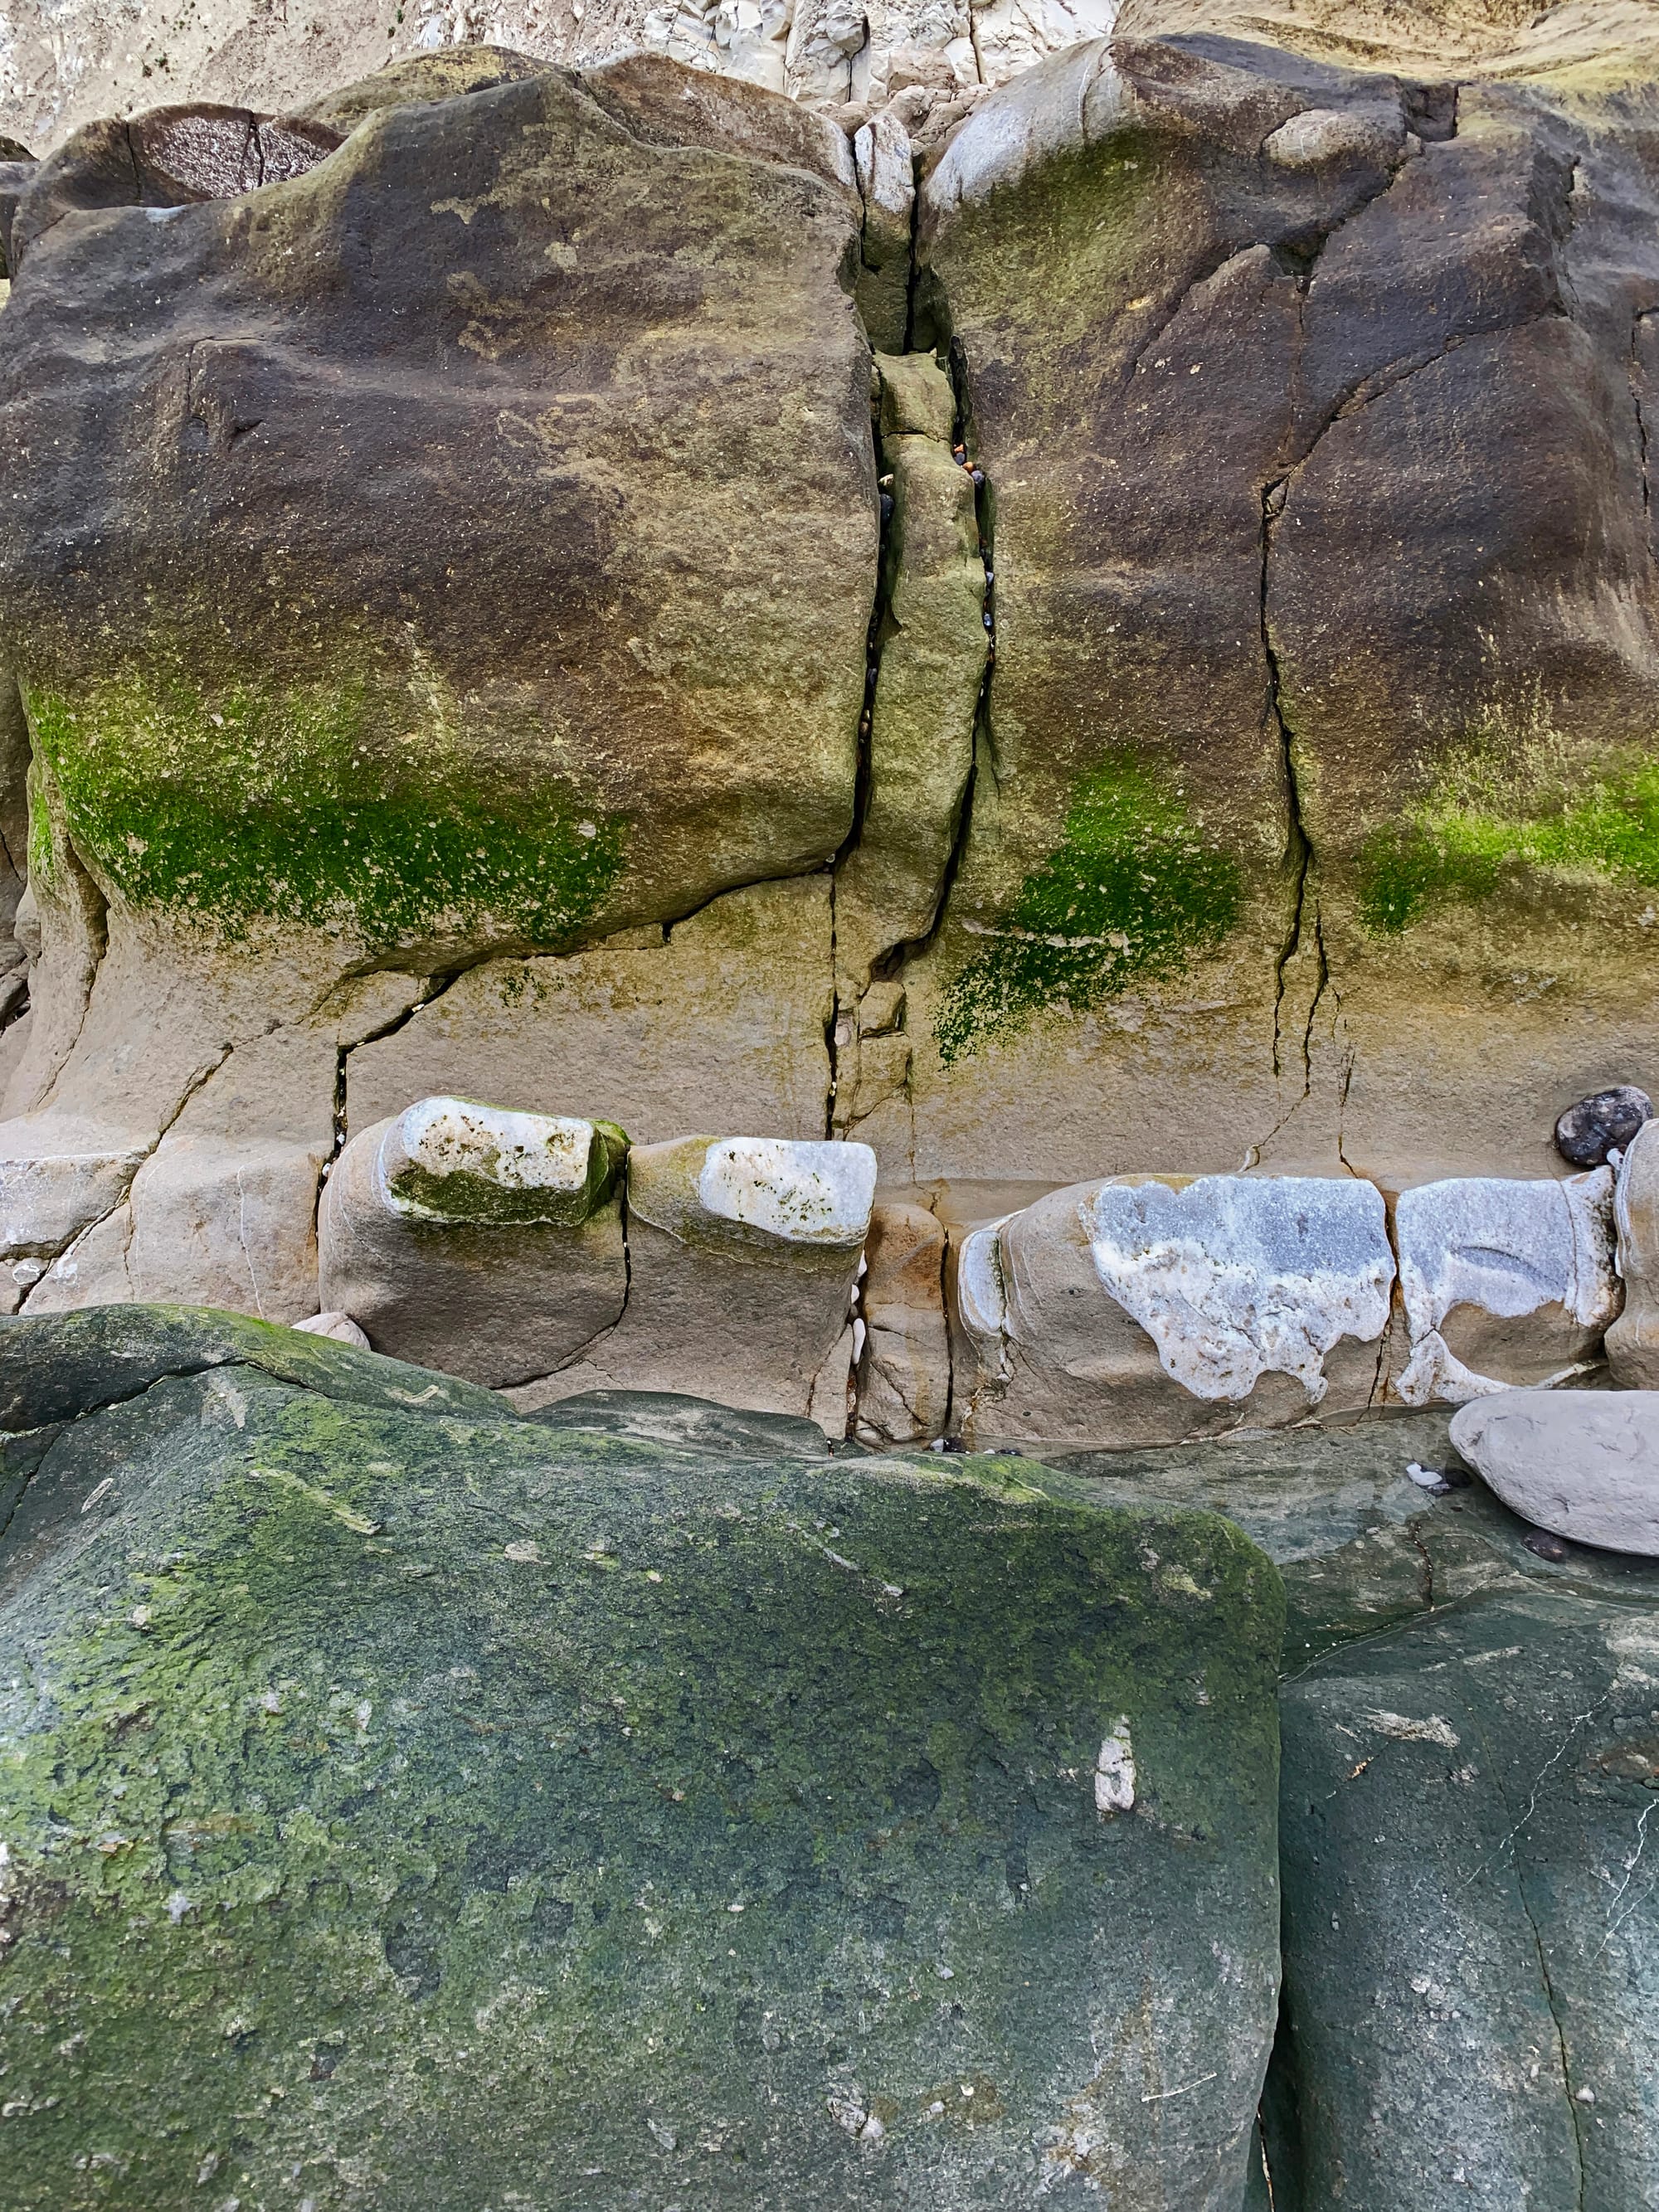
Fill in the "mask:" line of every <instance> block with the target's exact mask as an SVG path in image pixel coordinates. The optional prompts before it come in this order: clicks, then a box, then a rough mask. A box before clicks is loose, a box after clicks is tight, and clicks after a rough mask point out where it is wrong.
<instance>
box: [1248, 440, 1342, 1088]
mask: <svg viewBox="0 0 1659 2212" xmlns="http://www.w3.org/2000/svg"><path fill="white" fill-rule="evenodd" d="M1288 483H1289V479H1288V478H1287V477H1278V478H1276V479H1275V480H1274V481H1273V483H1270V484H1268V485H1267V488H1266V489H1265V490H1264V491H1263V492H1262V495H1261V605H1260V621H1261V655H1262V660H1263V663H1264V665H1265V666H1266V670H1267V716H1268V719H1269V721H1270V723H1271V725H1272V727H1273V730H1274V731H1275V732H1277V735H1278V738H1279V761H1280V764H1281V773H1282V775H1283V778H1284V787H1285V809H1286V815H1287V826H1286V829H1285V854H1284V858H1283V860H1282V861H1281V862H1280V868H1281V871H1282V872H1283V874H1284V876H1285V880H1286V882H1287V884H1289V887H1290V907H1291V915H1290V921H1289V925H1288V927H1286V930H1285V936H1284V939H1283V941H1282V942H1281V944H1280V945H1279V951H1278V953H1277V955H1276V956H1275V957H1274V960H1273V1074H1274V1076H1275V1077H1276V1078H1277V1077H1281V1076H1282V1075H1283V1074H1284V1073H1285V1067H1284V1054H1283V1033H1284V1023H1285V988H1286V985H1285V976H1286V973H1287V971H1288V969H1289V968H1290V964H1291V961H1292V960H1294V959H1295V958H1296V957H1297V954H1298V953H1299V952H1300V951H1301V950H1302V934H1303V929H1304V922H1308V921H1309V920H1310V918H1309V917H1308V915H1307V904H1308V878H1309V873H1310V869H1311V867H1312V864H1313V847H1312V845H1311V844H1310V842H1309V838H1308V833H1307V829H1306V828H1305V826H1304V823H1303V819H1302V795H1301V792H1300V790H1299V788H1298V787H1297V774H1296V744H1295V739H1294V738H1293V737H1292V735H1291V727H1290V725H1289V723H1288V722H1286V720H1285V712H1284V705H1283V701H1282V698H1281V695H1280V687H1279V655H1278V653H1277V651H1276V650H1275V648H1274V646H1273V628H1272V623H1271V621H1270V618H1269V613H1268V604H1267V593H1268V571H1269V567H1270V564H1271V561H1272V556H1273V524H1274V522H1275V521H1276V520H1277V519H1278V517H1279V514H1280V513H1281V512H1282V511H1283V509H1284V505H1285V493H1286V489H1287V487H1288ZM1310 927H1311V929H1312V931H1313V933H1314V939H1315V942H1316V945H1317V948H1318V967H1317V969H1316V977H1315V984H1314V992H1313V997H1312V999H1311V1000H1310V1005H1309V1007H1308V1014H1307V1019H1306V1022H1305V1023H1304V1026H1303V1032H1302V1097H1304V1098H1305V1097H1307V1096H1308V1094H1309V1092H1310V1091H1311V1089H1312V1087H1313V1061H1312V1038H1313V1024H1314V1015H1315V1013H1316V1010H1317V1008H1318V1005H1319V1000H1320V998H1321V996H1322V993H1323V991H1324V988H1325V985H1326V982H1327V981H1328V975H1329V970H1328V967H1327V964H1326V961H1325V953H1324V940H1323V938H1322V935H1320V934H1319V933H1318V927H1317V915H1315V916H1314V917H1312V919H1311V922H1310ZM1279 1127H1283V1123H1282V1122H1281V1123H1280V1124H1279Z"/></svg>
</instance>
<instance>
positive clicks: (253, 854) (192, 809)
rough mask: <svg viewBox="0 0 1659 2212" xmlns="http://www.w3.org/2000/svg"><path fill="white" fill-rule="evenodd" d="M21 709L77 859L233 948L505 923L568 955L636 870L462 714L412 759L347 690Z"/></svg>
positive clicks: (55, 698)
mask: <svg viewBox="0 0 1659 2212" xmlns="http://www.w3.org/2000/svg"><path fill="white" fill-rule="evenodd" d="M437 688H441V687H437ZM24 696H25V702H26V705H27V711H28V716H29V723H30V726H31V729H32V731H33V737H34V742H35V744H36V745H37V746H38V748H39V749H40V752H41V754H42V755H44V757H45V758H46V760H47V762H49V763H50V764H51V767H52V771H53V774H54V775H55V778H56V781H57V786H58V791H59V792H60V793H61V795H62V805H63V811H64V825H65V827H66V829H68V832H69V835H70V837H71V838H72V839H73V841H74V842H75V844H76V847H77V848H79V850H80V851H82V853H83V854H85V855H86V856H87V858H88V860H90V861H91V862H93V863H94V865H95V866H97V867H98V868H100V870H101V871H102V872H104V874H105V875H106V877H107V878H108V879H109V881H110V882H111V883H112V884H113V886H114V887H115V888H116V889H117V890H118V891H119V892H120V893H121V894H122V896H124V897H125V899H126V900H127V901H128V902H129V903H130V904H131V905H132V906H134V907H138V908H158V909H160V910H161V912H163V913H166V914H169V915H185V916H188V917H191V918H194V919H197V920H199V921H203V922H205V923H208V924H210V925H211V926H213V927H216V928H217V929H218V930H220V931H222V932H223V933H225V934H226V935H227V936H229V937H232V938H236V937H240V936H241V935H243V934H245V933H246V931H247V929H248V928H249V927H250V926H251V925H252V924H254V923H255V922H261V921H276V922H289V923H300V924H302V925H305V926H307V927H312V928H318V929H333V930H349V931H350V932H352V933H354V934H355V935H356V936H358V937H360V938H361V939H362V940H363V941H364V942H365V943H366V944H368V945H370V946H372V947H374V948H376V949H381V948H385V947H388V946H391V945H396V944H398V943H399V942H409V941H411V940H416V939H422V938H425V937H428V936H430V935H432V934H434V933H438V932H444V933H457V932H460V933H467V932H472V931H476V930H477V929H478V928H479V927H481V926H482V925H484V924H486V923H488V924H489V925H492V926H493V927H494V929H495V931H496V932H497V933H500V934H501V935H510V936H513V937H518V938H521V939H524V940H525V941H526V942H527V943H530V944H535V945H563V944H565V943H568V941H569V940H570V939H571V938H572V937H573V936H574V934H575V933H577V932H578V931H579V930H580V927H581V925H582V923H583V922H584V921H586V920H587V919H588V917H589V916H591V915H592V914H593V913H594V912H595V911H596V910H597V909H598V908H599V905H600V903H601V902H602V901H603V899H604V897H605V894H606V892H607V891H608V890H610V888H611V884H613V883H614V882H615V881H616V878H617V875H618V874H619V872H620V871H621V868H622V866H623V848H624V843H625V837H626V824H625V823H623V821H622V820H621V819H620V818H619V817H615V816H609V815H606V814H605V813H604V812H603V811H600V810H599V809H598V808H595V807H593V806H592V805H588V804H587V803H586V801H585V800H584V799H582V798H581V797H580V794H579V793H577V792H576V791H575V790H574V788H573V787H571V786H570V785H569V784H568V783H567V782H566V781H563V780H562V779H560V778H557V777H550V776H548V775H544V774H542V775H538V777H537V778H536V779H535V781H533V782H532V784H530V785H529V786H528V787H526V783H525V781H524V779H523V777H522V775H518V774H513V773H506V772H504V773H502V774H501V775H499V776H494V777H492V776H491V775H490V774H489V772H488V771H487V770H486V769H483V768H480V767H477V766H465V765H463V763H462V761H461V758H460V749H459V746H458V745H453V744H446V742H445V739H446V734H447V732H450V731H451V730H452V729H453V726H454V725H455V723H456V720H457V717H458V713H459V709H458V708H457V706H456V702H454V701H453V699H443V700H438V701H437V702H436V705H437V708H441V710H442V711H441V712H438V711H435V702H434V700H433V699H428V700H426V701H424V702H422V708H423V711H422V714H421V715H420V717H419V720H418V724H417V726H422V731H423V734H422V738H421V741H420V744H418V746H411V747H409V748H407V749H406V750H403V751H402V757H399V751H398V749H394V748H392V747H391V746H389V745H388V744H387V741H386V735H385V732H383V731H382V730H381V729H380V727H379V726H378V725H379V722H380V720H383V719H384V708H383V707H382V708H380V710H379V712H378V714H377V713H374V712H371V708H370V705H369V698H370V687H369V686H368V684H367V683H365V682H364V681H362V680H361V679H358V678H354V677H352V676H350V675H341V676H339V677H335V678H319V679H318V680H317V681H316V682H314V683H308V684H306V683H292V684H286V685H283V686H281V687H277V686H275V685H272V686H261V685H260V684H256V683H252V682H243V683H240V684H230V685H227V686H224V687H222V688H218V689H210V688H208V687H207V686H205V685H204V684H200V683H198V682H197V681H195V680H194V679H192V678H191V677H189V676H187V675H185V674H184V673H182V672H180V671H152V672H148V673H135V674H132V675H131V676H130V677H129V678H126V679H125V680H124V681H118V680H115V679H112V678H110V679H100V680H99V681H95V682H93V683H91V684H87V685H85V686H84V687H82V689H81V690H78V691H76V692H75V693H74V694H70V693H69V692H67V691H56V690H43V689H33V688H27V687H26V689H25V695H24ZM435 731H436V734H435V733H434V732H435ZM31 847H33V836H32V837H31Z"/></svg>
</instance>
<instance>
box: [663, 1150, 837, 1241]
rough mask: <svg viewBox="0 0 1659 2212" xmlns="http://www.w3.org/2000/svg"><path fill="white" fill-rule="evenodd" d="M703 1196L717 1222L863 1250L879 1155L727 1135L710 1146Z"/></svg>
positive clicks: (699, 1192) (701, 1183) (701, 1178)
mask: <svg viewBox="0 0 1659 2212" xmlns="http://www.w3.org/2000/svg"><path fill="white" fill-rule="evenodd" d="M697 1196H698V1198H699V1199H700V1200H701V1201H702V1206H703V1209H704V1211H705V1212H708V1213H710V1214H712V1215H713V1216H714V1218H715V1219H716V1220H720V1221H738V1222H741V1223H743V1224H744V1226H745V1227H746V1228H750V1229H759V1230H762V1231H764V1232H765V1233H766V1234H767V1235H768V1236H771V1237H781V1238H783V1239H784V1240H786V1241H787V1243H791V1244H829V1245H846V1246H848V1247H856V1246H859V1245H861V1244H862V1243H863V1242H864V1239H865V1236H866V1232H867V1231H868V1229H869V1226H870V1209H871V1207H872V1205H873V1204H874V1202H875V1196H876V1156H875V1154H874V1152H872V1151H871V1149H870V1147H869V1146H868V1145H856V1144H826V1143H817V1144H815V1143H811V1142H808V1141H802V1140H799V1139H793V1138H789V1137H722V1138H720V1139H718V1140H717V1141H716V1142H715V1143H714V1144H712V1145H710V1146H709V1147H708V1154H707V1156H706V1158H704V1160H703V1164H702V1171H701V1172H700V1174H699V1175H698V1176H697Z"/></svg>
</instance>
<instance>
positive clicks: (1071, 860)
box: [933, 752, 1241, 1066]
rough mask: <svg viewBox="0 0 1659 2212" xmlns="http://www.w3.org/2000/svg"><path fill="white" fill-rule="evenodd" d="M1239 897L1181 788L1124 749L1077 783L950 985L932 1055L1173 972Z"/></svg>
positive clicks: (1206, 940)
mask: <svg viewBox="0 0 1659 2212" xmlns="http://www.w3.org/2000/svg"><path fill="white" fill-rule="evenodd" d="M1240 898H1241V878H1240V872H1239V868H1238V866H1237V862H1236V861H1235V860H1233V859H1232V858H1231V856H1230V855H1229V854H1225V853H1223V852H1220V851H1218V850H1217V849H1216V848H1214V847H1213V846H1212V845H1210V844H1209V843H1208V842H1206V840H1205V838H1204V837H1203V836H1202V835H1201V834H1200V831H1199V830H1198V829H1197V828H1196V827H1195V826H1194V823H1193V822H1192V821H1191V819H1190V818H1189V817H1188V811H1187V808H1186V805H1185V804H1184V802H1183V800H1182V798H1181V797H1180V795H1179V793H1177V792H1176V791H1175V790H1174V789H1173V788H1172V787H1170V784H1169V783H1168V782H1167V781H1165V780H1164V779H1163V778H1162V777H1160V776H1159V775H1157V774H1155V773H1154V772H1153V771H1152V770H1150V769H1147V768H1146V767H1144V766H1143V765H1141V764H1140V763H1139V762H1137V761H1136V760H1135V758H1134V757H1133V755H1131V754H1129V753H1127V752H1125V753H1119V754H1115V755H1114V756H1113V757H1111V758H1109V760H1108V761H1107V762H1106V763H1104V765H1103V766H1102V767H1101V768H1100V769H1097V770H1096V771H1095V773H1094V774H1093V775H1091V776H1090V777H1088V778H1087V779H1086V780H1085V781H1084V783H1083V784H1082V785H1081V786H1080V787H1079V790H1078V792H1077V793H1076V795H1075V797H1074V798H1073V803H1072V805H1071V807H1070V808H1069V810H1068V811H1067V813H1066V825H1065V836H1064V837H1063V839H1062V840H1061V842H1060V845H1059V846H1058V848H1056V849H1055V851H1054V853H1052V854H1050V855H1049V857H1048V860H1045V861H1044V862H1043V863H1042V866H1041V867H1040V868H1037V869H1036V870H1034V871H1033V872H1032V873H1031V874H1030V875H1029V876H1027V877H1026V878H1025V881H1024V884H1022V885H1021V886H1020V890H1019V894H1018V897H1017V898H1016V899H1015V900H1014V902H1013V903H1012V905H1011V906H1010V907H1009V908H1008V909H1007V910H1006V913H1005V914H1004V915H1001V916H1000V919H999V920H998V921H997V922H996V923H994V925H989V926H985V927H984V935H985V936H986V938H987V940H988V941H987V945H986V946H985V949H984V950H983V951H981V952H980V953H978V954H976V955H975V957H974V958H973V959H971V960H970V961H969V963H968V964H967V966H966V967H965V968H963V969H962V970H961V971H960V972H959V973H958V974H957V976H956V977H955V978H954V979H953V981H951V985H950V987H949V988H948V990H947V991H946V993H945V999H944V1001H943V1004H942V1005H941V1006H940V1009H939V1014H938V1017H937V1018H936V1019H935V1022H934V1025H933V1035H934V1038H935V1041H936V1042H937V1043H938V1046H939V1058H940V1059H941V1060H943V1061H944V1063H945V1066H950V1065H951V1062H952V1061H954V1060H960V1059H962V1058H963V1057H964V1056H965V1055H966V1054H969V1053H971V1052H973V1051H975V1049H976V1048H978V1047H979V1046H980V1045H981V1044H982V1043H984V1042H988V1041H991V1040H996V1039H1003V1038H1007V1037H1011V1036H1015V1035H1017V1034H1018V1031H1019V1030H1022V1029H1023V1028H1024V1026H1025V1025H1026V1024H1027V1023H1028V1022H1029V1021H1030V1019H1031V1018H1032V1017H1033V1015H1035V1014H1036V1013H1037V1012H1040V1011H1042V1010H1043V1009H1045V1008H1048V1007H1050V1006H1055V1005H1056V1004H1060V1003H1063V1004H1064V1005H1065V1006H1067V1007H1069V1008H1070V1010H1071V1011H1072V1012H1073V1013H1074V1014H1077V1013H1085V1012H1088V1011H1089V1010H1090V1009H1091V1008H1093V1007H1096V1006H1102V1005H1103V1004H1105V1002H1106V1001H1107V1000H1110V999H1114V998H1115V997H1116V996H1117V995H1118V994H1119V993H1120V992H1121V991H1123V990H1125V989H1127V987H1128V986H1129V985H1130V984H1131V983H1134V982H1140V981H1152V980H1154V979H1156V978H1158V977H1160V976H1168V975H1176V974H1179V972H1180V971H1181V969H1183V968H1184V967H1185V966H1186V965H1187V963H1188V962H1189V961H1190V960H1192V959H1194V957H1197V956H1198V955H1200V954H1201V953H1206V952H1211V951H1214V950H1215V949H1216V947H1217V946H1218V945H1220V944H1221V942H1222V940H1223V939H1225V937H1226V935H1227V933H1228V932H1229V931H1230V930H1231V928H1232V927H1233V924H1234V923H1235V921H1237V917H1238V910H1239V903H1240ZM969 926H970V927H976V926H975V925H969Z"/></svg>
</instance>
